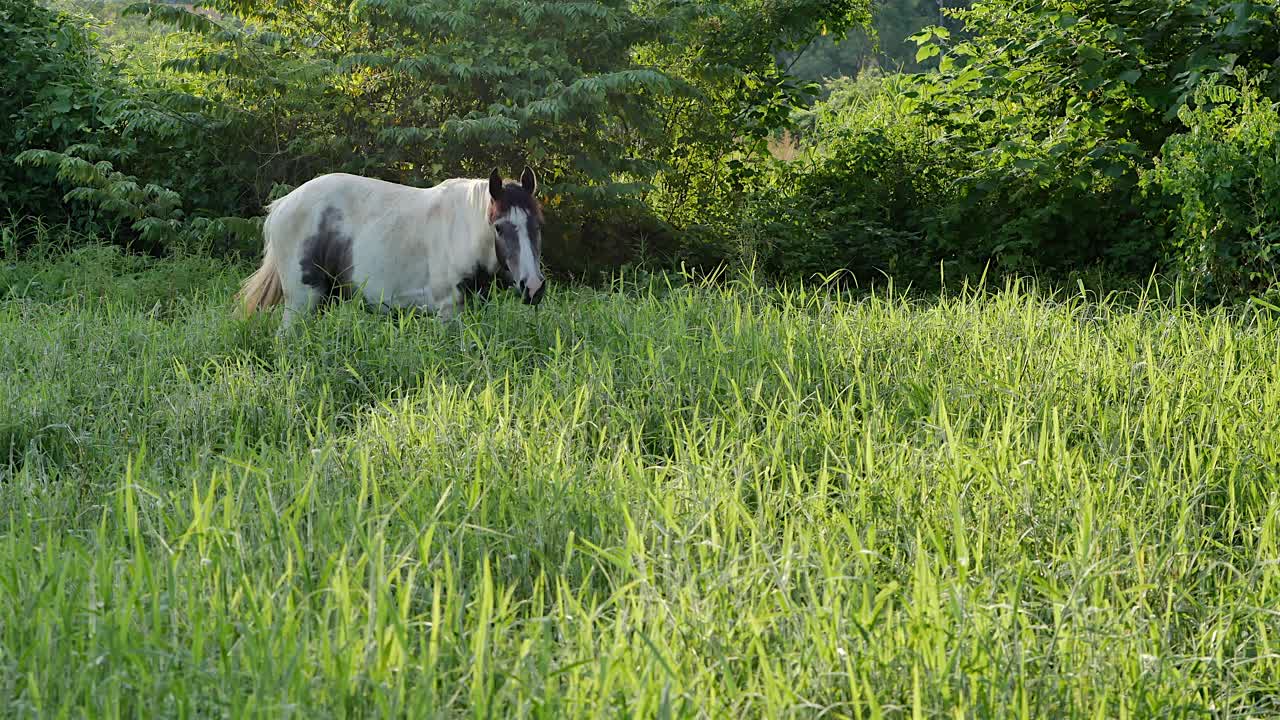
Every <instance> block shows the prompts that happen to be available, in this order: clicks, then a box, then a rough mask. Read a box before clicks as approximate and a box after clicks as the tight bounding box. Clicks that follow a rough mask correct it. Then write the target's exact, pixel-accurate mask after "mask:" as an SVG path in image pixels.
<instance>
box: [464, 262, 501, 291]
mask: <svg viewBox="0 0 1280 720" xmlns="http://www.w3.org/2000/svg"><path fill="white" fill-rule="evenodd" d="M494 280H495V276H494V274H493V272H492V271H491V270H489V268H488V267H486V266H485V265H483V264H479V265H476V266H475V269H473V270H472V271H471V272H470V273H469V274H468V275H465V276H463V278H462V279H461V280H459V281H458V286H457V287H458V290H460V291H462V295H463V298H464V299H466V300H470V299H471V298H473V297H474V298H479V299H480V300H488V299H489V288H490V287H492V286H493V283H494Z"/></svg>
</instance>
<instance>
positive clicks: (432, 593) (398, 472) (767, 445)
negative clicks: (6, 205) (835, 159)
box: [0, 251, 1280, 718]
mask: <svg viewBox="0 0 1280 720" xmlns="http://www.w3.org/2000/svg"><path fill="white" fill-rule="evenodd" d="M139 265H141V266H142V267H141V268H139V267H138V266H139ZM100 267H105V268H107V269H108V270H109V271H108V272H101V271H99V268H100ZM233 270H239V271H240V272H244V271H245V270H247V268H235V267H228V266H227V265H225V264H221V263H215V262H212V261H208V260H205V261H203V263H200V262H199V261H196V260H183V261H178V262H175V261H168V260H166V261H159V262H157V261H146V262H143V261H137V260H133V259H128V258H127V256H124V255H122V254H119V253H101V252H88V251H82V254H79V255H77V256H74V257H72V258H67V259H57V258H55V259H51V260H48V261H43V262H40V263H28V262H21V263H18V264H17V265H16V266H15V267H13V268H0V271H4V272H6V273H8V275H6V277H5V282H4V283H3V284H4V285H5V286H7V287H10V288H16V291H14V292H12V293H11V294H9V295H8V297H7V298H5V299H4V300H2V301H0V476H3V479H2V480H0V509H2V511H0V585H2V586H3V592H4V597H5V599H6V601H5V602H2V603H0V705H3V707H5V708H7V710H8V711H9V712H8V714H13V715H17V716H31V717H56V716H68V717H76V716H90V717H99V716H105V715H111V714H119V715H123V716H137V715H147V716H151V717H196V716H198V717H209V716H231V717H244V716H254V715H261V714H264V712H265V713H271V712H274V711H273V710H267V709H268V708H285V707H288V708H293V709H294V712H296V713H297V714H298V715H300V716H306V717H325V716H333V715H339V714H345V715H347V716H349V717H370V716H378V717H401V716H407V715H412V716H485V717H544V716H545V717H565V718H577V717H583V718H586V717H593V718H594V717H602V716H615V715H625V716H634V717H663V716H670V717H698V716H704V715H714V716H718V717H733V718H781V717H797V716H810V715H818V714H822V713H823V712H824V711H827V710H830V712H828V713H827V714H828V715H832V716H834V715H837V714H844V715H847V716H848V717H858V716H859V714H860V715H861V717H864V718H868V717H875V716H876V714H877V713H878V712H879V713H883V714H884V716H886V717H888V716H901V715H915V716H919V717H940V716H955V715H963V716H965V717H980V718H985V717H1003V716H1006V715H1008V713H1009V709H1010V708H1019V707H1020V708H1023V710H1022V711H1020V713H1019V714H1021V715H1023V716H1026V717H1123V716H1131V717H1157V716H1164V715H1184V716H1188V715H1189V716H1195V717H1201V716H1214V715H1223V716H1230V717H1268V716H1274V715H1275V714H1276V713H1277V711H1280V708H1278V707H1277V705H1276V698H1277V697H1280V666H1278V664H1280V663H1278V661H1277V659H1276V656H1277V647H1276V637H1277V630H1280V628H1278V627H1277V618H1276V615H1275V613H1274V608H1276V607H1277V606H1278V605H1280V567H1277V565H1276V563H1275V562H1274V558H1276V557H1277V556H1280V495H1277V493H1276V491H1275V484H1274V480H1273V478H1274V461H1275V458H1276V457H1277V455H1280V428H1278V427H1277V418H1280V370H1278V366H1277V364H1276V362H1275V349H1276V347H1277V343H1280V319H1278V318H1277V316H1276V315H1275V314H1274V313H1273V312H1270V311H1265V312H1263V311H1259V312H1250V313H1240V312H1232V311H1228V310H1217V311H1213V312H1208V313H1202V312H1194V311H1191V310H1188V309H1185V308H1183V307H1179V306H1177V305H1174V304H1172V303H1165V302H1161V301H1159V300H1156V299H1154V298H1151V297H1144V298H1136V299H1134V300H1131V301H1123V299H1121V298H1114V297H1108V298H1101V299H1099V298H1085V297H1081V296H1050V295H1047V294H1045V293H1043V292H1040V291H1037V290H1035V289H1034V288H1028V287H1026V286H1016V285H1011V286H1009V287H1006V288H1005V289H1003V290H1001V291H998V292H990V293H987V292H982V293H965V294H960V295H947V296H943V297H941V298H939V299H938V300H936V301H934V302H931V303H927V304H925V303H918V302H910V301H908V300H906V299H904V298H902V297H898V296H892V295H878V296H876V297H874V298H872V299H869V300H865V301H857V302H850V301H849V300H848V298H845V297H841V296H839V295H835V296H833V295H830V294H827V293H814V292H802V291H799V290H794V291H790V292H771V291H767V290H763V289H761V288H760V287H759V286H758V285H757V284H754V283H745V282H744V283H737V284H734V285H731V286H729V287H725V288H719V289H715V288H706V287H699V286H698V285H696V284H693V283H681V282H679V280H678V279H672V282H670V283H668V282H665V281H663V280H662V279H661V278H653V279H652V281H651V282H650V281H646V282H644V283H643V284H640V285H637V283H635V282H631V281H630V280H631V279H630V278H629V279H628V282H625V283H620V285H619V286H618V287H617V288H616V289H617V290H618V291H617V292H593V291H589V290H583V289H580V288H579V289H574V288H563V287H562V288H553V289H552V291H551V294H549V295H548V297H547V299H546V300H545V301H544V303H543V305H542V306H541V308H540V310H539V311H538V312H536V313H534V312H532V311H531V310H530V309H529V308H527V307H525V306H522V305H520V304H519V303H518V301H513V299H511V298H508V299H507V300H508V301H505V302H495V303H492V304H490V305H487V306H482V307H478V308H476V309H475V311H474V312H473V313H471V314H470V318H469V321H468V323H467V324H466V327H465V328H462V329H454V330H451V329H450V328H449V327H447V326H441V325H440V324H439V323H436V322H434V321H431V320H429V319H422V318H415V317H413V316H406V317H404V318H401V319H396V320H388V319H385V318H374V317H371V316H369V315H367V314H365V313H360V312H356V311H354V310H349V308H351V306H343V307H339V308H335V309H334V310H333V311H332V312H330V313H328V314H326V315H325V316H323V317H321V318H318V319H317V320H316V322H315V323H313V324H311V325H309V326H308V327H307V328H306V330H307V331H306V332H304V333H301V334H300V335H299V336H298V337H297V338H296V340H295V341H294V342H292V343H288V344H286V345H277V344H275V343H274V342H273V341H272V339H271V328H270V326H269V325H266V326H263V325H259V324H256V323H244V322H241V321H236V320H233V319H232V318H231V316H230V314H229V313H228V312H227V311H226V310H227V308H226V305H225V303H224V302H223V300H224V299H225V298H226V297H227V296H228V295H229V291H230V290H231V289H232V288H233V287H234V283H235V282H236V280H237V279H238V277H239V276H240V272H232V271H233ZM104 276H105V277H116V276H122V277H126V278H130V279H128V280H125V281H122V284H121V285H120V286H118V287H115V288H112V287H111V286H110V285H107V286H105V287H103V286H100V285H99V284H98V283H99V278H101V277H104ZM134 276H137V277H134ZM193 276H194V278H195V282H194V283H192V279H193ZM82 277H87V278H89V279H88V280H85V281H83V282H82V281H81V278H82ZM24 278H26V279H30V280H37V281H38V282H39V283H40V284H39V285H36V284H34V283H31V282H24ZM181 283H191V284H188V285H186V286H185V287H184V289H183V291H182V292H180V293H179V294H178V295H177V296H176V297H174V296H170V295H169V294H168V293H167V292H166V289H167V288H170V287H173V286H174V285H175V284H181ZM1214 657H1220V658H1232V659H1235V660H1236V661H1232V662H1221V663H1215V662H1207V661H1206V660H1205V658H1214ZM100 658H101V659H102V660H101V661H99V659H100ZM1240 660H1248V662H1242V661H1240Z"/></svg>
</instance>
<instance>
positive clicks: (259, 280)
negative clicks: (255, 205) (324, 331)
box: [236, 198, 284, 317]
mask: <svg viewBox="0 0 1280 720" xmlns="http://www.w3.org/2000/svg"><path fill="white" fill-rule="evenodd" d="M281 199H283V198H281ZM279 202H280V201H279V200H277V201H275V202H273V203H271V204H270V205H268V206H267V219H266V221H265V222H263V223H262V238H263V243H262V265H261V266H259V267H258V270H257V272H255V273H254V274H252V275H250V276H249V278H248V279H247V280H245V281H244V284H242V285H241V286H240V291H239V292H237V293H236V300H237V301H239V305H240V313H241V315H242V316H243V317H248V316H250V315H252V314H253V313H254V312H256V311H258V310H263V309H266V308H268V307H271V306H272V305H278V304H279V303H280V300H281V299H282V298H283V297H284V292H283V290H282V289H281V286H280V272H279V269H278V267H277V263H276V247H275V244H274V243H273V242H272V236H273V235H274V233H273V232H272V227H273V226H274V223H272V222H271V220H272V219H273V218H272V215H273V214H274V213H275V210H276V207H277V206H278V204H279Z"/></svg>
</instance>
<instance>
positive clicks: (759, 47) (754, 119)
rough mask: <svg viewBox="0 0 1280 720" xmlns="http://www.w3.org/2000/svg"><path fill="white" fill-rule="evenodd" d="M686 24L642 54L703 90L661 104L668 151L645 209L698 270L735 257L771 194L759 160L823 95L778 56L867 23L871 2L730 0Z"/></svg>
mask: <svg viewBox="0 0 1280 720" xmlns="http://www.w3.org/2000/svg"><path fill="white" fill-rule="evenodd" d="M710 7H711V8H713V10H712V11H711V12H704V14H703V15H701V16H699V17H698V18H697V19H695V20H693V21H690V22H687V23H684V24H682V25H681V26H680V30H679V32H677V33H675V34H674V35H673V37H672V39H671V40H670V41H668V42H664V43H661V44H650V45H647V46H644V47H643V48H641V57H642V58H643V59H644V61H645V62H648V63H650V64H653V65H656V66H658V67H662V68H663V69H664V71H666V72H668V73H670V74H671V75H673V76H675V77H677V78H680V79H681V80H683V81H684V82H686V83H688V84H689V85H690V86H691V87H693V88H696V90H697V91H698V95H697V96H696V97H688V98H686V97H666V98H659V99H658V109H659V113H660V116H661V117H662V128H663V133H662V134H663V137H665V139H666V142H665V144H663V145H661V146H658V147H655V148H654V150H655V151H657V152H661V153H662V156H661V157H662V160H663V162H662V164H661V166H660V172H659V173H657V175H656V176H655V177H654V180H653V183H652V185H653V190H652V191H651V192H650V193H648V194H647V196H646V198H645V199H646V202H647V204H648V205H649V206H650V207H652V208H653V209H654V211H655V212H656V214H657V215H658V216H659V217H660V218H661V219H662V220H663V221H665V222H666V223H667V224H669V225H671V226H673V227H676V228H680V229H681V231H682V232H683V234H684V238H683V242H684V247H683V250H682V254H683V256H684V257H685V258H686V259H689V260H691V261H692V262H694V263H698V262H701V263H704V264H714V263H715V262H716V261H718V260H722V259H724V258H726V257H733V255H734V253H735V249H734V244H735V242H736V241H737V239H738V238H737V235H738V233H739V227H740V223H741V219H742V217H743V216H744V215H745V214H746V213H747V212H748V211H749V208H748V206H749V204H750V203H751V202H752V199H753V198H754V197H756V196H757V195H758V194H759V193H761V192H768V191H769V189H770V188H769V186H768V185H767V178H766V177H764V176H762V174H761V169H762V164H761V163H762V161H763V160H765V159H766V158H768V157H769V142H770V140H772V139H774V138H776V137H777V136H778V134H779V132H780V131H783V130H785V129H787V128H789V127H791V126H792V124H793V123H794V119H795V112H796V110H797V109H800V108H803V107H806V106H808V105H809V104H810V102H811V101H812V99H813V97H814V96H815V95H816V94H817V92H818V89H817V87H816V86H815V85H813V84H812V83H805V82H801V81H799V80H797V79H796V78H794V77H792V76H791V75H789V74H788V73H787V72H786V71H785V68H783V67H780V65H779V63H778V62H777V59H776V58H777V56H778V55H779V54H783V53H786V52H795V51H798V50H799V49H801V48H803V47H806V46H808V45H809V44H810V43H812V42H813V40H814V39H815V38H816V37H820V36H821V35H822V34H823V33H843V32H844V31H845V30H846V29H847V28H849V27H853V26H865V25H866V24H867V23H868V22H869V20H870V14H869V10H870V2H869V0H840V1H839V2H830V1H829V0H786V1H783V2H778V1H776V0H730V1H728V2H724V3H719V4H715V5H711V6H710Z"/></svg>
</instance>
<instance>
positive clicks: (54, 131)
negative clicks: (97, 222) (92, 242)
mask: <svg viewBox="0 0 1280 720" xmlns="http://www.w3.org/2000/svg"><path fill="white" fill-rule="evenodd" d="M0 47H3V48H4V53H3V56H0V87H3V88H4V92H3V93H0V205H2V206H3V207H4V208H5V209H6V210H7V211H8V212H9V213H11V214H15V215H19V216H21V215H28V214H30V215H38V216H47V217H53V218H55V219H56V218H58V217H60V216H62V215H63V213H62V212H61V208H60V207H59V203H57V202H51V201H50V200H51V198H50V197H49V196H50V192H49V190H50V185H51V184H52V183H51V179H52V178H51V175H52V173H50V172H44V173H29V172H28V171H25V170H23V169H22V168H20V167H18V166H17V165H16V164H15V162H14V158H15V156H17V155H18V153H20V152H21V151H22V150H24V149H26V148H28V147H51V146H52V147H57V148H58V149H62V148H64V147H67V146H70V145H74V144H76V143H80V142H83V141H85V140H86V139H88V138H90V137H92V136H93V134H94V133H95V132H96V131H97V130H98V129H99V128H101V126H102V125H103V124H104V122H105V123H106V124H109V123H110V122H111V121H112V120H113V119H114V117H115V114H116V112H115V111H116V110H117V109H118V107H119V104H120V103H119V101H118V100H117V99H116V95H117V92H116V90H117V88H116V87H115V85H114V84H113V83H112V78H110V77H104V73H103V72H102V69H101V66H100V64H99V62H98V59H97V55H96V48H95V45H94V43H93V38H92V37H91V36H90V35H89V33H87V32H86V31H85V30H84V28H83V27H82V26H81V25H80V24H78V23H76V22H74V21H72V20H71V19H70V18H68V17H67V16H66V15H64V14H60V13H56V12H54V11H51V10H48V9H46V8H45V7H43V6H41V5H39V4H37V3H35V2H34V1H33V0H0Z"/></svg>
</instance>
